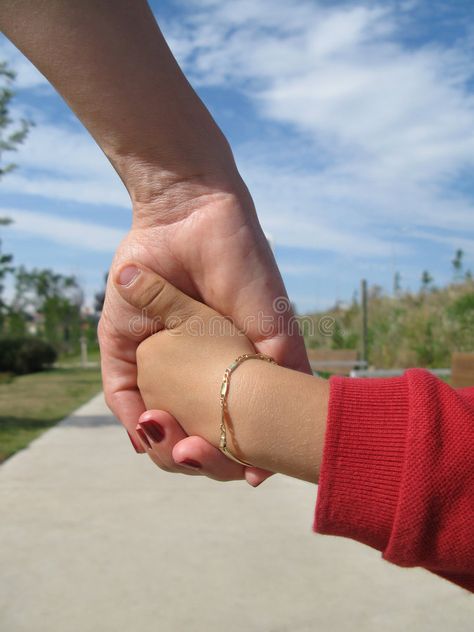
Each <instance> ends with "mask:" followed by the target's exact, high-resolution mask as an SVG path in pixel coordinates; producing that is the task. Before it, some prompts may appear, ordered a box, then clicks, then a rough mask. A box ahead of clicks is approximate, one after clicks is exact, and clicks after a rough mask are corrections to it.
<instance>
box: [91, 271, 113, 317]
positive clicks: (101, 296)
mask: <svg viewBox="0 0 474 632" xmlns="http://www.w3.org/2000/svg"><path fill="white" fill-rule="evenodd" d="M108 278H109V273H108V272H106V273H105V275H104V288H103V289H102V290H101V291H100V292H96V293H95V294H94V311H95V313H96V314H100V313H101V312H102V309H103V307H104V301H105V290H106V287H107V279H108Z"/></svg>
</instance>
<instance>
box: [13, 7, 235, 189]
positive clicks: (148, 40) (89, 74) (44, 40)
mask: <svg viewBox="0 0 474 632" xmlns="http://www.w3.org/2000/svg"><path fill="white" fill-rule="evenodd" d="M0 26H1V28H2V30H3V31H4V33H5V34H6V35H7V37H9V38H10V39H11V40H12V42H13V43H14V44H15V45H16V46H17V47H18V48H19V49H20V50H21V51H22V52H23V53H24V54H25V55H26V56H27V57H28V58H29V59H30V60H31V61H32V62H33V64H34V65H35V66H36V67H37V68H38V69H39V70H40V71H41V72H42V73H43V74H44V75H45V76H46V77H47V79H48V80H49V81H50V82H51V83H52V84H53V85H54V86H55V88H56V89H57V90H58V92H59V93H60V94H61V95H62V96H63V98H64V99H65V100H66V102H67V103H68V104H69V105H70V107H71V108H72V109H73V110H74V112H75V113H76V114H77V116H78V117H79V119H80V120H81V121H82V122H83V123H84V125H85V126H86V127H87V128H88V130H89V131H90V133H91V134H92V135H93V136H94V138H95V140H96V141H97V143H98V144H99V145H100V147H101V148H102V149H103V151H104V152H105V154H106V155H107V156H108V158H109V159H110V161H111V162H112V164H113V165H114V167H115V169H116V170H117V172H118V173H119V175H120V177H121V178H122V180H123V181H124V183H125V184H126V186H127V188H128V189H129V191H130V193H131V196H132V199H134V201H137V200H138V201H140V199H145V200H146V201H148V200H149V199H151V198H153V197H155V196H157V195H159V193H160V192H161V190H163V189H166V188H167V187H168V186H169V185H173V184H174V183H175V182H180V181H183V180H188V179H195V180H197V181H199V179H200V178H203V177H206V175H207V174H208V173H212V174H213V175H214V178H216V177H217V178H218V177H219V173H218V172H219V171H221V172H222V174H224V173H225V172H226V171H229V170H232V169H233V168H234V164H233V159H232V154H231V152H230V149H229V147H228V144H227V142H226V140H225V138H224V136H223V135H222V133H221V132H220V130H219V128H218V127H217V125H216V124H215V122H214V121H213V119H212V117H211V115H210V114H209V112H208V111H207V109H206V107H205V106H204V104H203V103H202V102H201V100H200V99H199V97H198V96H197V94H196V93H195V92H194V90H193V89H192V87H191V86H190V84H189V83H188V81H187V80H186V78H185V76H184V75H183V73H182V72H181V70H180V68H179V66H178V64H177V62H176V60H175V59H174V57H173V55H172V53H171V51H170V50H169V48H168V46H167V44H166V42H165V40H164V38H163V36H162V34H161V32H160V30H159V27H158V25H157V23H156V21H155V19H154V17H153V14H152V12H151V10H150V8H149V7H148V4H147V3H146V1H145V0H133V2H130V1H129V0H113V2H111V1H110V0H81V1H80V2H74V1H73V0H4V1H3V2H2V5H1V9H0Z"/></svg>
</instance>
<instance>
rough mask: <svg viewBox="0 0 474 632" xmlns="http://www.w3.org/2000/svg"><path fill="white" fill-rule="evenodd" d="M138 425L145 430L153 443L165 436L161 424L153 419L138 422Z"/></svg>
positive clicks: (158, 441)
mask: <svg viewBox="0 0 474 632" xmlns="http://www.w3.org/2000/svg"><path fill="white" fill-rule="evenodd" d="M139 425H140V427H141V428H143V430H144V431H145V432H146V435H147V437H148V438H149V439H151V440H152V441H154V442H155V443H160V441H163V439H164V438H165V431H164V430H163V428H162V426H161V425H160V424H159V423H158V422H157V421H155V420H154V419H147V420H146V421H141V422H140V424H139Z"/></svg>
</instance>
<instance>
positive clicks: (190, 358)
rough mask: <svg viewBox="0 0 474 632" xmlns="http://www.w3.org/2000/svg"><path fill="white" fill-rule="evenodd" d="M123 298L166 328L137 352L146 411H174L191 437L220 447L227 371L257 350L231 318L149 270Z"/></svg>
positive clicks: (124, 291) (126, 289)
mask: <svg viewBox="0 0 474 632" xmlns="http://www.w3.org/2000/svg"><path fill="white" fill-rule="evenodd" d="M137 270H138V268H137ZM120 293H121V294H122V296H123V297H124V298H126V299H127V301H128V302H130V303H132V304H133V305H135V306H136V307H138V308H139V309H141V310H142V312H143V319H144V320H145V319H147V318H151V319H159V320H158V324H159V325H160V326H162V327H163V329H162V330H161V331H159V332H158V333H156V334H154V335H153V336H150V337H149V338H147V339H146V340H144V341H143V342H142V343H141V344H140V346H139V347H138V349H137V368H138V386H139V388H140V392H141V395H142V397H143V400H144V402H145V404H146V406H147V407H148V408H149V409H151V408H156V409H164V410H167V411H169V412H170V413H171V414H172V415H174V416H175V417H176V418H177V419H178V420H179V422H180V424H181V425H182V427H183V428H184V430H185V431H186V432H187V433H188V434H189V435H192V434H196V435H200V436H201V437H203V438H205V439H207V440H208V441H209V442H211V443H213V444H214V445H215V446H217V445H218V441H219V436H220V432H219V426H220V403H219V391H220V387H221V383H222V377H223V374H224V371H225V369H226V368H227V366H229V364H230V363H231V362H232V361H233V360H235V358H237V357H238V356H239V355H241V354H243V353H254V352H255V350H254V347H253V345H252V344H251V342H250V341H249V340H248V338H247V337H246V336H245V335H243V334H242V333H241V332H239V331H238V330H237V329H236V328H235V327H234V325H233V324H232V323H231V322H230V321H229V320H228V319H226V318H224V317H223V316H221V315H220V314H218V313H217V312H215V311H214V310H213V309H211V308H209V307H207V306H206V305H204V304H203V303H200V302H198V301H196V300H194V299H192V298H190V297H189V296H187V295H186V294H184V293H183V292H180V291H179V290H178V289H176V288H175V287H174V286H172V285H170V284H169V283H168V282H167V281H165V280H164V279H163V278H162V277H160V276H158V275H157V274H155V273H154V272H152V271H150V270H148V269H146V268H140V269H139V272H138V275H137V276H136V277H135V279H134V281H133V282H132V283H131V284H129V285H128V286H125V287H124V286H121V287H120ZM131 326H132V327H133V326H135V323H131ZM239 370H240V369H239Z"/></svg>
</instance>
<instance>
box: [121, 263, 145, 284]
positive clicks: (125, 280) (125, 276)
mask: <svg viewBox="0 0 474 632" xmlns="http://www.w3.org/2000/svg"><path fill="white" fill-rule="evenodd" d="M139 274H140V270H139V269H138V268H137V267H136V266H127V267H126V268H123V270H121V271H120V274H119V278H118V282H119V283H120V285H130V284H131V283H132V281H134V279H135V278H136V277H137V276H138V275H139Z"/></svg>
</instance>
